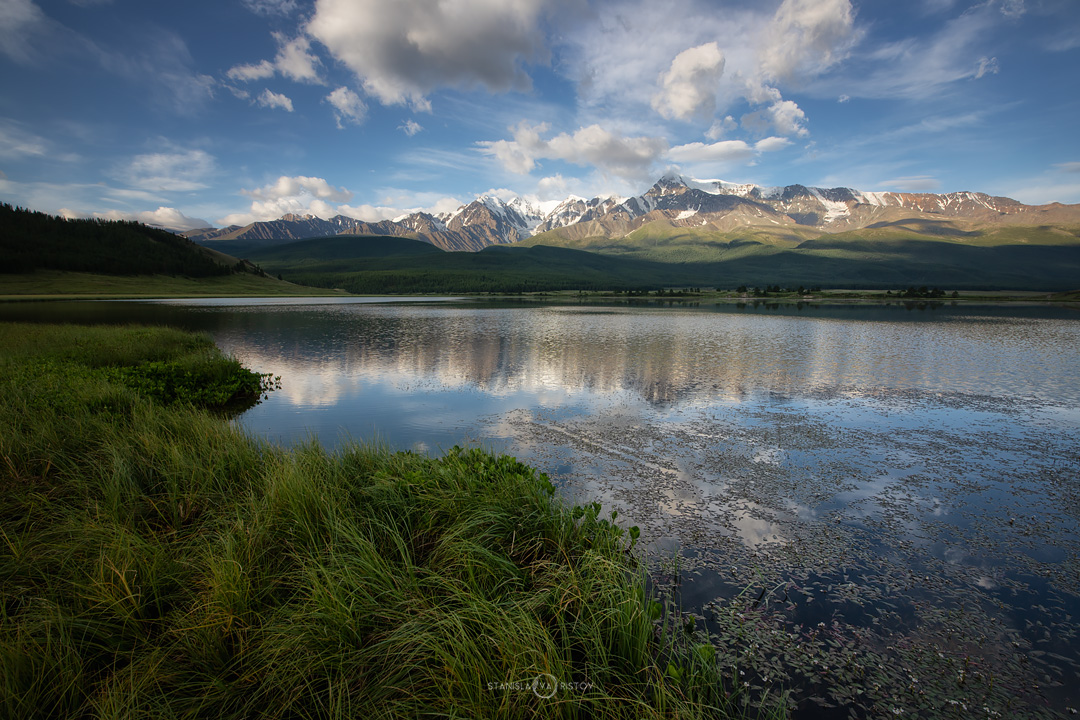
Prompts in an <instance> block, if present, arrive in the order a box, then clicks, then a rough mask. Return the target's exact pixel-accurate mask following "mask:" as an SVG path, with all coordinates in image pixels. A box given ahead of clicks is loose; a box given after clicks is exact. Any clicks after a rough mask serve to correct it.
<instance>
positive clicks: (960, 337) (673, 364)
mask: <svg viewBox="0 0 1080 720" xmlns="http://www.w3.org/2000/svg"><path fill="white" fill-rule="evenodd" d="M894 314H895V312H894ZM294 315H295V316H296V317H294ZM274 318H275V321H276V322H279V323H280V324H281V325H282V327H283V328H285V329H284V330H281V331H279V333H280V334H279V336H278V337H277V338H276V339H274V338H272V337H268V334H271V333H270V331H273V330H275V329H276V328H277V326H276V325H271V324H269V323H267V324H266V325H267V327H268V328H269V331H267V332H263V330H264V329H265V328H264V327H262V326H260V327H259V328H258V329H259V332H253V333H250V334H246V335H245V334H243V333H239V332H237V331H235V330H233V329H229V330H223V331H222V333H221V334H223V335H228V340H229V344H230V345H232V346H233V347H232V348H231V349H232V350H233V351H235V352H236V353H237V354H239V355H241V356H242V357H244V358H245V359H251V361H253V363H254V364H256V365H258V366H259V367H260V369H262V371H263V372H274V373H280V374H284V373H282V370H283V369H284V368H285V367H286V366H287V367H288V370H289V372H290V373H293V374H297V375H298V376H299V374H313V373H314V374H323V372H324V371H325V370H326V369H327V368H330V369H332V371H334V372H339V373H341V374H342V375H344V376H347V377H348V376H356V375H360V376H362V377H364V378H365V379H367V380H368V381H371V382H385V383H392V384H394V385H395V386H398V387H401V388H407V387H411V386H415V385H417V384H418V383H424V387H425V388H426V389H433V388H434V387H440V388H443V389H446V390H461V389H465V388H476V389H479V390H481V391H483V392H484V393H486V394H488V395H490V396H492V397H506V396H509V395H513V394H529V395H533V396H535V397H536V398H537V402H538V403H539V404H541V405H546V406H554V405H556V404H558V403H562V402H565V401H566V400H567V399H568V398H571V397H573V398H577V397H580V396H588V397H592V398H595V397H600V396H607V395H612V394H618V393H622V392H631V393H632V394H633V396H634V398H635V402H642V401H644V402H646V403H649V404H651V405H654V406H672V405H677V406H678V407H679V409H680V410H681V411H684V412H692V411H694V410H703V409H706V408H710V407H714V406H716V405H717V404H718V403H719V404H725V403H726V404H738V403H745V402H747V401H751V402H753V396H754V394H755V393H759V392H760V391H761V390H762V389H766V390H771V391H776V392H777V393H778V395H777V397H778V398H781V399H783V398H791V397H794V398H799V397H804V396H805V393H806V392H807V390H809V389H813V388H833V389H836V388H844V389H845V390H844V392H847V393H850V396H851V397H853V398H858V397H859V396H860V395H862V394H864V393H868V394H873V393H878V392H880V389H881V388H882V387H886V388H896V389H899V388H918V387H928V388H931V389H937V390H945V391H949V392H952V391H955V390H981V391H992V390H993V389H996V388H997V387H999V385H998V384H997V376H995V377H994V378H991V379H992V380H993V382H991V383H990V384H989V385H987V384H985V383H984V385H983V386H982V387H976V385H977V384H978V382H979V379H980V378H983V376H984V375H985V373H980V372H975V371H974V370H975V369H977V366H978V365H979V363H984V364H985V363H987V362H991V361H992V362H993V363H994V364H1000V362H999V356H1000V354H1001V353H1002V352H1005V353H1008V354H1014V355H1015V354H1021V353H1022V354H1025V355H1027V354H1028V353H1029V348H1028V347H1027V346H1023V347H1021V346H1020V341H1021V340H1023V339H1024V337H1013V336H1014V335H1017V334H1018V333H1019V335H1020V336H1024V335H1025V333H1020V332H1019V331H1018V330H1017V326H1018V325H1019V324H1017V325H1014V324H1006V325H1005V326H1003V327H1002V326H1000V324H999V325H996V326H995V327H994V335H993V337H990V336H989V335H988V332H987V328H986V327H984V326H983V324H980V323H978V322H973V323H966V324H963V325H956V324H948V323H895V322H892V323H890V322H880V321H867V320H863V319H862V318H861V317H855V316H853V317H852V318H850V319H847V320H845V321H836V320H833V321H825V322H822V321H821V320H822V318H816V317H813V315H812V313H810V314H807V315H806V316H803V317H791V316H782V315H762V314H753V313H750V314H738V313H734V312H715V311H705V312H702V311H692V310H681V309H678V308H671V309H665V310H655V309H651V310H650V309H644V310H630V309H627V308H593V307H589V308H582V307H561V308H560V307H547V308H545V307H535V308H513V309H492V308H479V309H462V308H455V307H446V306H444V307H439V306H414V305H398V306H394V307H389V306H379V305H341V306H330V307H329V308H328V309H325V310H323V311H322V312H315V311H312V310H306V311H304V312H299V311H298V312H297V313H293V314H290V313H286V312H279V313H278V314H277V315H276V316H274ZM290 322H293V323H296V324H298V325H300V327H295V326H289V325H288V323H290ZM1060 325H1061V324H1060V323H1058V324H1054V323H1048V324H1045V325H1044V326H1042V330H1041V331H1040V332H1041V337H1042V340H1043V343H1042V347H1044V348H1045V349H1046V352H1048V353H1050V354H1051V355H1052V356H1054V357H1056V356H1057V355H1060V354H1062V353H1066V352H1071V350H1070V349H1069V348H1067V347H1064V345H1067V343H1065V344H1064V345H1063V343H1062V338H1061V337H1059V336H1060V335H1061V333H1062V329H1061V328H1060V327H1059V326H1060ZM943 328H947V329H943ZM1025 332H1026V331H1025ZM946 336H947V337H946ZM947 339H948V340H951V342H944V341H945V340H947ZM939 340H940V341H942V342H943V344H938V342H937V341H939ZM275 343H276V346H275ZM958 347H959V348H963V350H964V352H962V353H960V352H957V351H956V348H958ZM1066 365H1067V363H1066ZM1073 365H1075V361H1073ZM973 366H975V367H973ZM1054 367H1056V366H1054ZM1061 370H1062V371H1064V372H1066V373H1067V371H1068V370H1069V367H1065V366H1063V367H1062V368H1061ZM1044 380H1046V381H1047V382H1048V384H1049V385H1057V386H1060V385H1061V380H1060V378H1058V377H1057V376H1056V375H1055V376H1053V377H1050V378H1044ZM308 384H309V385H314V383H313V382H310V383H308ZM322 384H323V385H324V386H325V384H326V383H325V382H323V383H322ZM1033 389H1035V390H1039V389H1041V385H1037V386H1036V387H1035V388H1033ZM332 392H333V391H332V390H327V393H326V398H327V399H328V398H330V397H332ZM1070 392H1073V393H1075V388H1073V389H1072V390H1070ZM326 401H329V400H326ZM322 402H324V401H318V402H317V404H321V403H322Z"/></svg>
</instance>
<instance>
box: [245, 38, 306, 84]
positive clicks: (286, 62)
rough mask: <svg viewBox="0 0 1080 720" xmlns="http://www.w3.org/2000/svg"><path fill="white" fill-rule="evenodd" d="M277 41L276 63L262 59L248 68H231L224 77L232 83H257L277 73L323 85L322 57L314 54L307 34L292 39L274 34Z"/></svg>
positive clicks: (291, 78)
mask: <svg viewBox="0 0 1080 720" xmlns="http://www.w3.org/2000/svg"><path fill="white" fill-rule="evenodd" d="M273 36H274V40H275V41H276V42H277V45H278V50H277V54H276V55H275V56H274V61H273V62H270V61H269V60H262V61H260V62H257V63H252V64H249V65H236V66H235V67H232V68H230V69H229V71H228V72H226V73H225V75H226V76H227V77H228V78H229V79H230V80H239V81H242V82H252V81H254V80H266V79H267V78H272V77H274V75H276V74H279V73H280V74H281V75H282V76H283V77H286V78H289V79H290V80H295V81H297V82H307V83H314V84H322V82H323V81H322V78H321V77H320V76H319V65H320V61H319V58H318V57H316V56H315V55H314V54H313V53H312V52H311V40H309V39H308V38H307V37H306V36H304V35H299V36H297V37H295V38H293V39H291V40H290V39H289V38H288V37H287V36H286V35H285V34H284V33H280V32H275V33H273Z"/></svg>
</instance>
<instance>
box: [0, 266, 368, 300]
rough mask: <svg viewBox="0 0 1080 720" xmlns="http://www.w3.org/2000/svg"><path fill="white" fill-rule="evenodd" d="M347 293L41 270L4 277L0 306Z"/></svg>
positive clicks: (270, 283)
mask: <svg viewBox="0 0 1080 720" xmlns="http://www.w3.org/2000/svg"><path fill="white" fill-rule="evenodd" d="M347 295H348V293H346V292H345V291H343V290H331V289H327V288H313V287H306V286H304V285H295V284H293V283H290V282H285V281H283V280H278V279H277V278H272V277H260V276H258V275H254V274H251V273H237V274H233V275H224V276H217V277H205V278H188V277H182V276H171V275H99V274H93V273H77V272H64V271H60V270H38V271H36V272H33V273H26V274H21V275H3V274H0V300H61V299H64V300H112V299H125V298H131V299H140V298H160V297H174V298H184V297H290V296H297V297H310V296H320V297H321V296H347Z"/></svg>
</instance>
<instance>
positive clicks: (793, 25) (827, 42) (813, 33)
mask: <svg viewBox="0 0 1080 720" xmlns="http://www.w3.org/2000/svg"><path fill="white" fill-rule="evenodd" d="M857 37H858V33H857V32H856V30H855V11H854V9H853V8H852V6H851V2H850V0H784V2H783V3H781V5H780V7H779V9H777V11H776V15H775V16H773V19H772V22H771V23H770V25H769V27H768V29H767V30H766V32H765V42H764V44H763V46H762V48H761V51H760V52H761V68H762V71H763V72H764V74H765V75H766V76H767V77H771V78H775V79H779V80H784V81H791V80H794V79H797V78H800V77H812V76H814V75H818V74H820V73H822V72H823V71H825V70H826V69H828V68H829V67H830V66H832V65H835V64H836V63H837V62H839V61H840V60H843V59H844V58H845V57H846V56H847V54H848V51H849V50H850V49H851V46H852V44H853V43H854V42H855V41H856V39H857Z"/></svg>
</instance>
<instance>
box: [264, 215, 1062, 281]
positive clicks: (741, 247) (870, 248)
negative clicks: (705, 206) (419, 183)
mask: <svg viewBox="0 0 1080 720" xmlns="http://www.w3.org/2000/svg"><path fill="white" fill-rule="evenodd" d="M1022 230H1023V232H1024V235H1023V237H1022V238H1021V237H1018V236H1017V235H1016V230H1015V229H1012V228H1008V227H1005V228H999V229H994V230H992V231H988V232H981V233H976V234H956V233H952V234H948V233H939V234H934V235H931V234H925V233H924V234H919V233H914V232H912V231H911V230H909V229H907V228H896V227H884V228H875V229H871V230H867V231H852V232H848V233H837V234H832V235H830V234H821V233H809V234H812V235H815V237H809V238H805V239H798V238H797V237H788V238H775V237H768V236H763V235H762V234H761V233H759V232H755V231H754V230H753V229H751V230H748V231H745V232H742V231H737V232H726V233H717V232H708V231H705V230H697V229H690V230H688V229H686V228H673V227H670V226H668V227H664V226H663V225H662V224H655V223H654V224H651V225H648V226H645V227H643V228H641V229H640V230H639V231H636V232H635V233H631V235H629V236H627V237H625V238H620V239H617V240H613V239H610V238H604V237H592V238H582V239H579V240H570V239H567V238H562V239H561V243H560V244H554V243H555V242H559V241H560V239H559V238H558V237H557V236H552V235H551V234H546V235H545V236H538V237H536V238H530V239H529V240H526V241H523V242H521V243H517V244H515V245H496V246H491V247H488V248H485V249H484V250H482V251H480V252H475V253H473V252H442V251H439V250H438V249H436V248H432V249H431V250H429V251H425V250H423V248H422V245H423V243H420V242H418V241H411V242H413V243H415V244H414V245H413V244H401V243H402V241H401V239H400V238H392V239H391V238H386V237H384V236H367V237H365V236H334V237H331V238H322V239H311V240H306V241H301V242H298V243H290V244H289V245H285V246H278V247H277V248H271V249H267V250H265V251H263V252H261V253H259V254H257V255H255V256H254V258H253V259H254V260H256V261H257V262H259V263H260V264H261V265H262V266H263V267H265V268H266V269H267V270H268V271H270V272H272V273H282V274H283V275H285V276H287V279H290V280H292V281H294V282H301V283H304V284H310V285H317V286H322V287H340V288H344V289H345V290H348V291H350V292H357V293H365V292H368V293H395V292H400V293H413V292H470V291H473V292H530V291H540V290H570V289H580V290H601V289H603V290H644V289H658V288H664V287H711V288H727V289H730V288H735V287H737V286H740V285H748V286H752V285H757V286H765V285H773V284H780V285H785V286H789V287H796V286H798V285H803V286H828V287H858V288H867V289H890V288H892V289H895V288H902V287H908V286H911V285H915V286H920V285H928V286H938V287H943V288H945V287H947V288H950V289H1005V290H1021V289H1023V290H1067V289H1071V288H1073V287H1075V285H1076V280H1075V278H1077V277H1080V235H1078V233H1077V232H1076V231H1073V230H1069V229H1067V228H1064V229H1063V228H1023V229H1022ZM762 240H764V241H762ZM1021 240H1025V241H1021ZM547 243H552V244H547ZM429 247H430V246H429ZM405 248H408V252H410V253H411V254H409V255H405V254H404V253H399V252H397V250H398V249H405Z"/></svg>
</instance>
